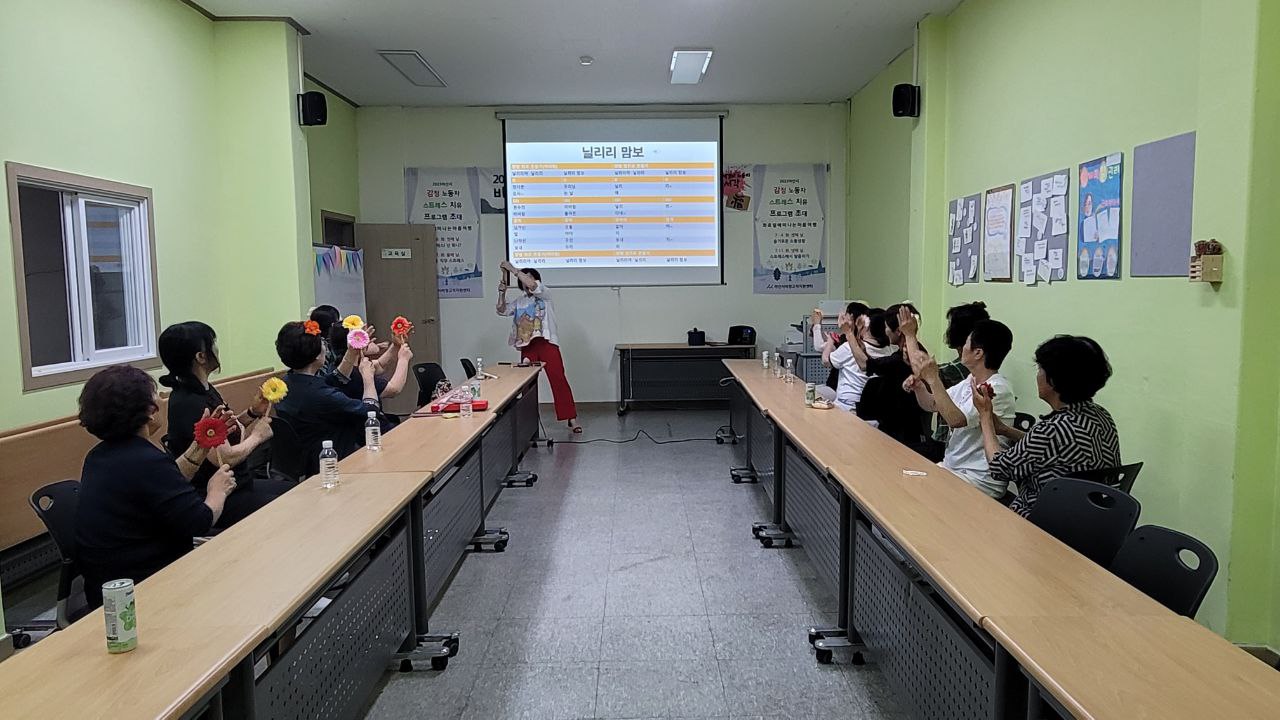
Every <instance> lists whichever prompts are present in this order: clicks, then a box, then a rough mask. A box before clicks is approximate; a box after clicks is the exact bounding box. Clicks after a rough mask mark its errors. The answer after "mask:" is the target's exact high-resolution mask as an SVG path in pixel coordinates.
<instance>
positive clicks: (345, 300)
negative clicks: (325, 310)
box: [311, 245, 367, 317]
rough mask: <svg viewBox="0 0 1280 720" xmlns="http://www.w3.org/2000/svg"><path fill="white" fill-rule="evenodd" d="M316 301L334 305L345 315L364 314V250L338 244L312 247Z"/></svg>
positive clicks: (317, 303) (321, 303)
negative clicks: (348, 248) (350, 248)
mask: <svg viewBox="0 0 1280 720" xmlns="http://www.w3.org/2000/svg"><path fill="white" fill-rule="evenodd" d="M311 251H312V253H313V258H312V259H313V260H314V261H315V262H314V263H313V271H314V273H315V277H314V280H315V285H316V298H315V303H314V304H315V305H332V306H334V307H336V308H338V311H339V312H341V313H342V314H343V315H359V316H360V317H365V316H366V315H367V313H366V312H365V305H364V251H363V250H347V249H346V248H340V247H338V246H336V245H334V246H332V247H312V248H311Z"/></svg>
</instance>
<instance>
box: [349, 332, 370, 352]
mask: <svg viewBox="0 0 1280 720" xmlns="http://www.w3.org/2000/svg"><path fill="white" fill-rule="evenodd" d="M347 346H348V347H353V348H355V349H357V350H363V349H365V348H366V347H368V346H369V333H367V332H365V331H364V330H362V329H360V328H355V329H353V330H351V331H350V332H348V333H347Z"/></svg>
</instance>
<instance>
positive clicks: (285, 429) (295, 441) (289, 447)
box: [271, 412, 320, 482]
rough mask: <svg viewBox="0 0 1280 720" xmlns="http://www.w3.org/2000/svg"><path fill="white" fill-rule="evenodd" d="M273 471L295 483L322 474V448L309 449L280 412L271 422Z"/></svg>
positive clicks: (317, 446)
mask: <svg viewBox="0 0 1280 720" xmlns="http://www.w3.org/2000/svg"><path fill="white" fill-rule="evenodd" d="M271 471H272V472H273V473H277V474H279V475H282V476H284V477H285V478H286V479H288V480H292V481H293V482H302V481H303V480H305V479H307V478H309V477H311V476H312V475H315V474H317V473H319V472H320V446H319V445H315V446H314V447H308V446H307V445H305V444H304V443H303V442H302V439H301V438H299V437H298V433H297V432H296V431H294V429H293V425H292V424H291V423H290V422H289V419H288V418H286V417H284V416H282V415H281V414H280V413H279V412H277V413H276V415H275V418H274V419H273V420H272V422H271Z"/></svg>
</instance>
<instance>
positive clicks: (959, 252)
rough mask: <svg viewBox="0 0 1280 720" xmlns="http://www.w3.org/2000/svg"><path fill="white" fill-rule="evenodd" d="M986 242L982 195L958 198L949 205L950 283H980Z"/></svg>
mask: <svg viewBox="0 0 1280 720" xmlns="http://www.w3.org/2000/svg"><path fill="white" fill-rule="evenodd" d="M981 245H982V195H970V196H968V197H962V198H956V199H955V200H952V201H951V202H950V203H949V204H948V205H947V282H949V283H951V284H952V285H956V286H959V285H964V284H965V283H976V282H978V257H979V256H980V255H981V253H980V252H979V249H980V248H981Z"/></svg>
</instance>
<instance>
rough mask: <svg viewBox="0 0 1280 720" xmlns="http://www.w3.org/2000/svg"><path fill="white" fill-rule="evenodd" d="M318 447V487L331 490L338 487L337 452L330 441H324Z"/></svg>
mask: <svg viewBox="0 0 1280 720" xmlns="http://www.w3.org/2000/svg"><path fill="white" fill-rule="evenodd" d="M320 447H321V450H320V487H322V488H324V489H326V490H331V489H333V488H336V487H338V451H337V450H334V449H333V441H332V440H325V441H324V442H323V443H321V445H320Z"/></svg>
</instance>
